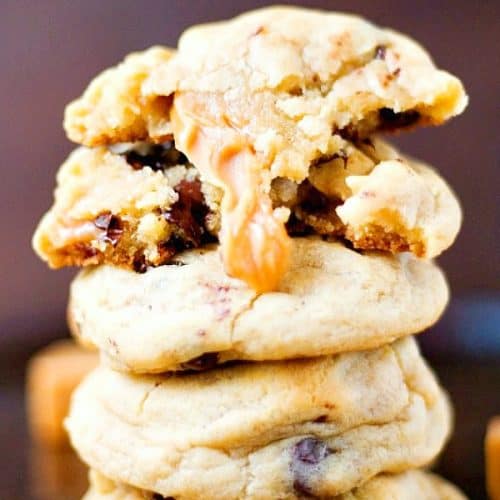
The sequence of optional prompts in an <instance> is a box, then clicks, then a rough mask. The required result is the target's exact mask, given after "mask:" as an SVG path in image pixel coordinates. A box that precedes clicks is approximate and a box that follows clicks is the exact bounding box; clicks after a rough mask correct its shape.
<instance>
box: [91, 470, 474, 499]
mask: <svg viewBox="0 0 500 500" xmlns="http://www.w3.org/2000/svg"><path fill="white" fill-rule="evenodd" d="M89 476H90V488H89V490H88V492H87V493H86V495H85V496H84V498H83V500H166V497H164V496H162V495H160V494H158V493H153V492H151V491H145V490H139V489H137V488H134V487H133V486H129V485H126V484H123V483H116V482H115V481H112V480H111V479H109V478H107V477H105V476H103V475H102V474H100V473H99V472H97V471H95V470H91V471H90V475H89ZM259 498H260V500H264V499H266V498H267V499H268V500H275V498H274V497H265V496H262V497H259ZM283 498H286V499H287V500H299V499H301V498H304V496H303V495H299V494H298V495H295V494H292V495H288V496H286V497H283ZM388 498H393V499H397V500H466V499H465V496H464V495H463V494H462V493H461V492H460V491H459V490H458V489H457V488H456V487H455V486H453V485H452V484H450V483H449V482H448V481H445V480H444V479H443V478H441V477H439V476H437V475H435V474H431V473H429V472H424V471H421V470H411V471H407V472H402V473H400V474H380V475H378V476H375V477H374V478H373V479H370V480H369V481H367V482H366V483H364V484H363V485H362V486H359V487H357V488H355V489H354V490H352V491H349V492H347V493H344V494H342V495H338V496H335V498H333V497H329V499H328V500H387V499H388ZM242 500H245V499H244V498H243V499H242Z"/></svg>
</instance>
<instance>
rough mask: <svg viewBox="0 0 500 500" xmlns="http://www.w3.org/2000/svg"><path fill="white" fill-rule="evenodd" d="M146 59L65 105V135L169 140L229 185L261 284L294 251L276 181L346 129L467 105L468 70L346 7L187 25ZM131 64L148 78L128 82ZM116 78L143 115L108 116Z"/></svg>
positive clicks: (91, 139) (242, 261) (238, 232)
mask: <svg viewBox="0 0 500 500" xmlns="http://www.w3.org/2000/svg"><path fill="white" fill-rule="evenodd" d="M142 57H143V58H145V59H146V60H147V61H149V60H150V54H149V53H146V54H143V55H142V56H138V58H132V59H130V60H128V61H126V62H125V63H124V64H123V65H121V66H118V67H117V68H116V69H114V70H111V72H110V73H108V74H105V76H104V77H103V76H102V75H101V76H100V77H98V80H96V81H95V82H94V83H93V84H91V86H90V87H89V89H88V90H87V91H86V92H85V94H84V96H83V98H82V99H81V100H79V101H76V102H75V103H73V104H71V105H70V106H69V107H68V109H67V112H66V118H65V127H66V130H67V132H68V135H69V137H70V138H71V139H73V140H76V141H77V142H78V141H79V142H83V143H84V144H87V145H97V144H102V143H113V142H119V141H124V140H127V141H135V140H144V139H145V140H148V141H153V142H159V141H164V140H165V139H167V138H172V137H173V138H174V139H175V143H176V147H177V148H178V149H179V150H180V151H181V152H182V153H184V154H185V155H186V157H187V158H188V159H189V161H190V162H192V163H193V164H194V165H195V166H196V167H197V169H198V170H199V171H200V173H201V176H202V178H204V179H205V180H206V181H207V182H209V183H211V184H213V185H215V186H217V187H219V188H221V189H222V191H223V200H222V204H221V231H220V243H221V250H222V255H223V259H224V263H225V267H226V270H227V272H228V273H229V274H230V275H231V276H234V277H238V278H241V279H243V280H245V281H247V282H248V283H251V284H252V286H253V287H254V288H255V289H256V290H257V291H261V292H262V291H269V290H273V289H276V287H277V285H278V283H279V281H280V279H281V277H282V276H283V274H284V273H285V272H286V269H287V267H288V263H289V259H290V252H291V249H290V241H289V238H288V236H287V234H286V231H285V228H284V220H283V214H282V213H281V212H276V211H275V210H274V209H273V206H272V201H271V198H270V196H269V191H270V186H271V181H272V180H273V179H275V178H277V177H281V178H286V179H291V180H293V181H295V182H301V181H303V180H304V179H305V178H306V177H307V175H308V172H309V169H310V167H311V165H314V163H315V162H318V161H322V160H324V159H325V158H332V157H334V156H335V155H338V154H339V153H340V151H339V141H338V140H337V137H338V136H340V137H342V138H344V139H345V138H348V139H353V140H359V139H363V138H366V137H367V136H369V135H370V134H372V133H375V132H379V131H383V130H397V129H402V128H407V127H409V126H413V125H417V124H439V123H442V122H443V121H445V120H446V119H448V118H450V117H452V116H454V115H456V114H459V113H460V112H461V111H462V110H463V109H464V107H465V105H466V103H467V97H466V95H465V92H464V90H463V87H462V84H461V83H460V81H459V80H458V79H457V78H455V77H453V76H452V75H450V74H449V73H446V72H444V71H441V70H438V69H437V68H436V66H435V65H434V63H433V62H432V60H431V59H430V57H429V56H428V54H427V53H426V52H425V51H424V50H423V49H422V48H421V47H420V46H419V45H418V44H417V43H415V42H413V41H412V40H410V39H408V38H406V37H404V36H403V35H400V34H397V33H395V32H393V31H390V30H384V29H381V28H377V27H375V26H374V25H372V24H370V23H368V22H366V21H364V20H362V19H359V18H357V17H354V16H348V15H344V14H337V13H327V12H321V11H310V10H304V9H298V8H290V7H279V8H267V9H262V10H257V11H254V12H250V13H248V14H245V15H242V16H239V17H237V18H235V19H233V20H230V21H225V22H222V23H215V24H210V25H205V26H198V27H194V28H191V29H190V30H188V31H187V32H186V33H184V35H183V36H182V37H181V40H180V42H179V48H178V51H177V53H176V54H175V55H173V56H172V57H169V56H165V58H164V59H166V60H165V61H160V62H159V63H158V64H156V63H153V64H152V65H149V63H148V62H146V63H143V62H142ZM145 66H146V67H147V68H148V69H149V68H151V71H150V74H149V75H145V70H144V67H145ZM136 67H137V68H138V69H137V70H136ZM136 71H138V72H139V75H140V77H139V78H138V79H136V78H135V76H134V75H135V74H136ZM124 74H127V75H130V76H129V77H130V78H131V79H132V80H133V81H136V80H137V81H140V84H138V85H130V86H128V85H127V84H124V83H123V78H124V77H123V75H124ZM101 86H102V87H103V88H105V91H104V90H102V97H100V95H101V94H100V90H99V89H100V87H101ZM115 86H117V87H118V95H119V99H116V102H117V105H118V107H123V108H124V109H127V110H129V109H131V108H133V109H134V110H135V112H134V113H135V114H133V116H134V117H136V116H141V118H139V119H138V121H139V125H137V124H136V120H132V123H133V126H130V124H129V123H128V122H127V121H122V122H120V123H117V122H116V121H114V123H113V124H112V126H109V124H110V120H109V119H108V118H104V119H103V116H105V115H106V114H107V112H108V109H109V102H110V101H113V100H112V99H109V98H107V97H106V96H107V93H108V92H111V93H113V91H114V90H113V89H114V87H115ZM123 88H129V89H130V91H129V94H128V97H127V93H126V92H122V89H123ZM119 114H120V112H117V111H116V110H113V111H112V112H111V115H119ZM159 124H160V125H159Z"/></svg>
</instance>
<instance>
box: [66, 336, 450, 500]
mask: <svg viewBox="0 0 500 500" xmlns="http://www.w3.org/2000/svg"><path fill="white" fill-rule="evenodd" d="M66 426H67V429H68V431H69V434H70V437H71V440H72V443H73V446H74V447H75V448H76V450H77V451H78V453H79V454H80V455H81V457H82V458H83V460H84V461H85V462H86V463H87V464H88V465H89V466H90V467H92V468H94V469H96V470H99V471H101V472H102V473H103V474H104V475H106V476H107V477H109V478H111V479H112V480H115V481H118V482H123V483H126V484H131V485H133V486H135V487H138V488H141V489H145V490H149V491H154V492H157V493H159V494H161V495H163V496H167V497H169V496H171V497H174V498H177V499H188V498H198V499H200V500H201V499H204V498H207V499H208V498H227V499H239V498H255V499H257V498H287V496H286V495H289V496H291V497H292V498H293V496H292V495H297V494H303V495H306V494H307V495H312V496H316V497H320V498H325V497H328V496H334V495H339V494H342V493H345V492H348V491H350V490H352V489H353V488H355V487H357V486H358V485H360V484H362V483H363V482H365V481H367V480H368V479H370V478H372V477H374V476H376V475H377V474H380V473H383V472H394V473H395V472H402V471H404V470H408V469H411V468H415V467H420V466H424V465H426V464H427V463H429V462H430V461H432V460H433V459H434V458H435V457H436V455H437V454H438V453H439V451H440V450H441V448H442V446H443V444H444V442H445V440H446V438H447V436H448V434H449V431H450V410H449V406H448V403H447V399H446V397H445V395H444V394H443V392H442V390H441V389H440V388H439V386H438V385H437V383H436V380H435V378H434V376H433V374H432V372H430V370H429V368H428V367H427V365H426V364H425V362H424V360H423V359H422V358H421V356H420V353H419V352H418V348H417V346H416V343H415V341H414V339H413V338H411V337H410V338H406V339H404V340H401V341H397V342H395V343H394V344H392V345H387V346H384V347H382V348H379V349H376V350H372V351H362V352H358V353H344V354H341V355H338V356H335V357H323V358H316V359H312V360H297V361H289V362H279V363H259V364H243V365H236V366H228V367H224V368H219V369H217V370H211V371H207V372H205V373H202V374H199V373H196V374H179V375H170V376H156V377H155V376H141V377H138V376H130V375H125V374H121V373H119V372H115V371H113V370H111V369H109V368H107V367H105V366H101V367H100V368H98V369H97V370H96V371H95V372H93V374H91V375H90V376H89V377H88V378H87V379H86V380H85V381H84V382H83V384H82V385H81V386H80V388H79V389H77V391H76V392H75V395H74V397H73V401H72V408H71V411H70V414H69V417H68V419H67V422H66Z"/></svg>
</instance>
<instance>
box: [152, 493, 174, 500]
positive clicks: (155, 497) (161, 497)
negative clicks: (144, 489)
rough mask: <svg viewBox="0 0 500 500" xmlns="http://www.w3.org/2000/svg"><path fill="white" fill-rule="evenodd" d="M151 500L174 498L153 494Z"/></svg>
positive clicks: (170, 499) (169, 499) (171, 499)
mask: <svg viewBox="0 0 500 500" xmlns="http://www.w3.org/2000/svg"><path fill="white" fill-rule="evenodd" d="M152 500H175V498H174V497H164V496H163V495H160V494H159V493H153V497H152Z"/></svg>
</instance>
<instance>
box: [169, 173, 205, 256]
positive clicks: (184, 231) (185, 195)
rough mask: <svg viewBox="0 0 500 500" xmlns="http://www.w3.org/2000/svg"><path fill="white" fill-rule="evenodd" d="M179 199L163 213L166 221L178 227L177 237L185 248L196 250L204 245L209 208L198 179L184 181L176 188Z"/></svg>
mask: <svg viewBox="0 0 500 500" xmlns="http://www.w3.org/2000/svg"><path fill="white" fill-rule="evenodd" d="M174 189H175V191H176V192H177V194H178V195H179V199H178V200H177V201H176V202H175V203H174V204H173V205H172V206H171V207H170V208H169V210H167V211H165V212H164V213H163V216H164V217H165V219H166V220H168V221H169V222H171V223H172V224H174V225H175V226H176V232H177V236H178V237H179V238H180V239H181V240H182V241H183V243H184V248H195V247H198V246H200V244H201V243H202V236H203V234H204V233H205V226H204V222H205V217H206V215H207V213H208V207H207V205H206V204H205V197H204V196H203V193H202V191H201V182H200V181H199V180H198V179H195V180H192V181H188V180H182V181H181V182H179V184H177V186H175V188H174Z"/></svg>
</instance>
